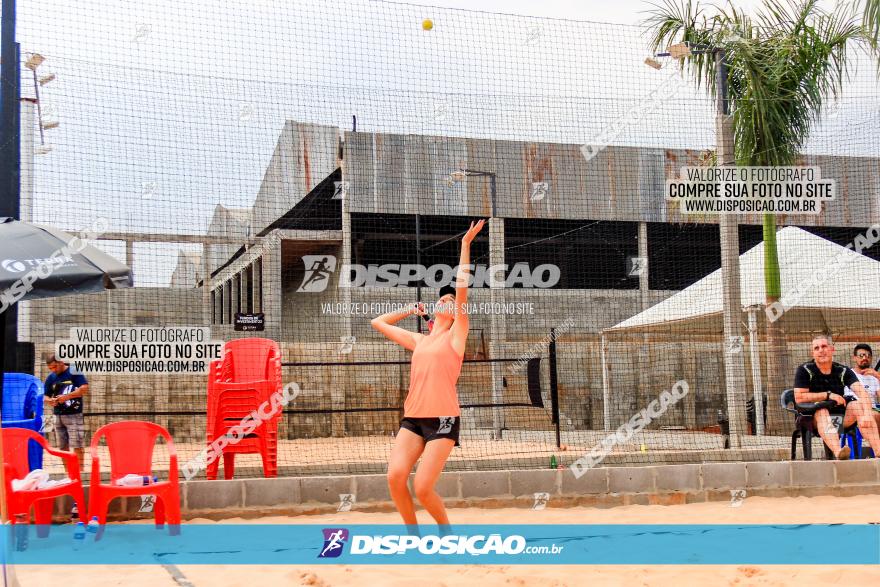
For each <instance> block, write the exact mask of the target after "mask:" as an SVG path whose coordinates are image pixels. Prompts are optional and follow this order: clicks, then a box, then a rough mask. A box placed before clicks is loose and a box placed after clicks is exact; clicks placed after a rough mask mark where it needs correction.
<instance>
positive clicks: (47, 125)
mask: <svg viewBox="0 0 880 587" xmlns="http://www.w3.org/2000/svg"><path fill="white" fill-rule="evenodd" d="M59 124H61V123H60V122H58V121H57V120H52V121H50V122H44V123H43V130H49V129H52V128H58V125H59Z"/></svg>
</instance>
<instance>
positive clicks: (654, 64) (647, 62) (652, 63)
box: [645, 57, 663, 69]
mask: <svg viewBox="0 0 880 587" xmlns="http://www.w3.org/2000/svg"><path fill="white" fill-rule="evenodd" d="M645 65H647V66H648V67H653V68H654V69H661V68H662V67H663V64H662V63H660V62H659V61H657V60H656V59H654V58H652V57H646V58H645Z"/></svg>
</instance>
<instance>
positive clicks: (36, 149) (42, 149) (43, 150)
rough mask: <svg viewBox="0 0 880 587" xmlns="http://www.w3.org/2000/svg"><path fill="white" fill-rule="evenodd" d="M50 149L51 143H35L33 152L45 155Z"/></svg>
mask: <svg viewBox="0 0 880 587" xmlns="http://www.w3.org/2000/svg"><path fill="white" fill-rule="evenodd" d="M51 150H52V145H37V146H36V147H34V154H36V155H45V154H47V153H49V152H50V151H51Z"/></svg>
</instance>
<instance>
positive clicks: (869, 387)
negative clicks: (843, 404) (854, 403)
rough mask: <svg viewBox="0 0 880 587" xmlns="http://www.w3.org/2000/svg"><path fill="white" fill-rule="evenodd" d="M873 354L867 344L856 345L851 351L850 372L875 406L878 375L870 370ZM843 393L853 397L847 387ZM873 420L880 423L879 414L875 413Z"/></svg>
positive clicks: (879, 397)
mask: <svg viewBox="0 0 880 587" xmlns="http://www.w3.org/2000/svg"><path fill="white" fill-rule="evenodd" d="M873 357H874V353H873V351H872V350H871V347H870V346H869V345H867V344H864V343H861V344H857V345H856V347H855V348H854V349H853V356H852V370H853V371H854V372H855V374H856V377H858V378H859V381H860V382H861V383H862V385H863V386H864V387H865V391H867V392H868V395H870V396H871V403H872V404H874V405H875V406H876V405H877V404H878V403H880V373H877V371H875V370H874V369H872V368H871V362H872V360H873ZM844 393H845V394H846V395H848V396H851V397H855V393H853V391H852V390H851V389H850V388H849V387H847V388H846V390H845V391H844ZM874 418H875V419H878V422H880V414H878V413H875V414H874Z"/></svg>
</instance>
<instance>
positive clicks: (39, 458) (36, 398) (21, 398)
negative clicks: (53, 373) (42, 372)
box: [2, 373, 43, 471]
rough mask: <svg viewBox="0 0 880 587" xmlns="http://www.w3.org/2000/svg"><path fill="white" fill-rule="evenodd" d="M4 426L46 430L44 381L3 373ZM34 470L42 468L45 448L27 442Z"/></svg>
mask: <svg viewBox="0 0 880 587" xmlns="http://www.w3.org/2000/svg"><path fill="white" fill-rule="evenodd" d="M2 420H3V427H4V428H27V429H28V430H33V431H34V432H36V433H37V434H42V431H43V382H42V381H40V380H39V379H37V378H36V377H34V376H33V375H27V374H25V373H4V374H3V414H2ZM28 463H29V464H30V468H31V471H33V470H34V469H41V468H42V467H43V447H41V446H40V445H39V444H37V443H36V442H34V441H29V442H28Z"/></svg>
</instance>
